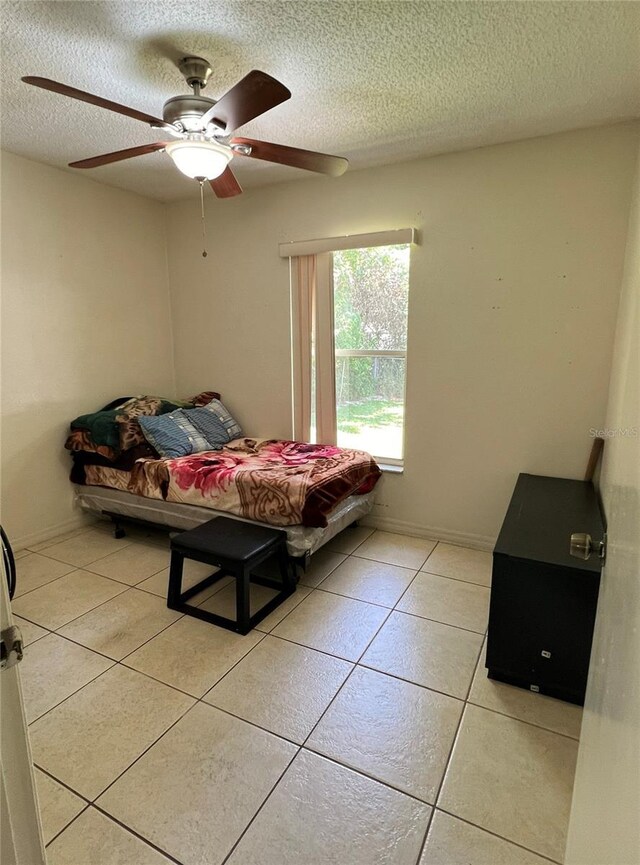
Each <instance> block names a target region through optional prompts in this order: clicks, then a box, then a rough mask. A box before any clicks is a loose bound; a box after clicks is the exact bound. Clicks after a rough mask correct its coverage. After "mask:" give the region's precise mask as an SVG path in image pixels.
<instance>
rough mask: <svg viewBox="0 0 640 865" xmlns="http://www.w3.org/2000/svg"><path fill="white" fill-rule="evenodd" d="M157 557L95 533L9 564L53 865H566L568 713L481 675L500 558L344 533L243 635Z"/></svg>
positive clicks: (222, 606) (226, 596) (138, 534)
mask: <svg viewBox="0 0 640 865" xmlns="http://www.w3.org/2000/svg"><path fill="white" fill-rule="evenodd" d="M167 564H168V549H167V540H166V535H162V534H159V533H154V532H153V531H151V532H146V531H145V532H142V531H135V530H134V531H132V532H131V533H130V534H129V535H128V536H127V537H126V538H125V539H124V540H121V541H116V540H114V539H113V538H111V537H110V535H109V531H108V525H106V524H98V525H96V526H92V527H90V528H87V529H85V530H80V531H76V532H73V533H71V534H70V535H67V536H65V537H63V538H54V539H53V540H51V541H48V542H46V543H44V544H38V545H37V548H34V549H33V550H31V551H27V552H25V553H23V554H21V555H20V556H19V557H18V560H17V568H18V595H17V596H16V598H15V601H14V604H13V606H14V611H15V613H16V614H18V615H19V617H20V618H19V620H18V624H19V625H20V626H21V627H22V628H23V633H24V635H25V638H26V643H27V648H26V651H25V660H24V662H23V664H22V667H21V670H22V679H23V690H24V694H25V701H26V704H27V712H28V717H29V720H30V723H31V728H30V729H31V737H32V747H33V753H34V757H35V762H36V765H37V767H38V769H37V783H38V791H39V797H40V801H41V810H42V818H43V826H44V833H45V841H46V843H47V845H48V846H47V855H48V860H49V863H50V865H88V863H91V865H122V863H127V865H163V863H165V865H166V863H174V865H176V863H178V865H223V863H228V865H333V863H341V865H342V863H344V865H545V863H547V865H548V863H549V862H554V863H561V862H562V857H563V853H564V842H565V834H566V828H567V819H568V810H569V805H570V799H571V788H572V784H573V774H574V769H575V759H576V752H577V738H578V736H579V731H580V721H581V711H580V709H579V708H578V707H576V706H571V705H569V704H567V703H562V702H559V701H557V700H551V699H549V698H547V697H542V696H540V695H535V694H530V693H528V692H526V691H522V690H519V689H516V688H511V687H509V686H508V685H502V684H500V683H497V682H493V681H490V680H488V679H487V678H486V671H485V669H484V650H483V641H484V635H485V633H486V627H487V615H488V598H489V589H488V586H489V584H490V577H491V556H490V554H488V553H485V552H479V551H477V550H469V549H465V548H463V547H458V546H454V545H451V544H445V543H436V542H435V541H429V540H424V539H419V538H408V537H404V536H402V535H396V534H392V533H389V532H379V531H375V532H374V531H373V530H372V529H368V528H364V527H359V528H355V529H346V530H345V531H344V532H342V534H341V535H339V536H338V537H337V538H335V539H334V540H333V541H331V542H330V543H329V544H328V545H327V547H326V548H325V549H323V550H322V551H320V553H319V554H318V555H316V556H315V558H314V559H313V561H312V563H311V567H310V568H309V570H308V571H307V573H306V574H304V575H303V576H302V578H301V581H300V584H299V587H298V591H297V592H296V593H295V595H294V596H293V597H292V598H290V599H288V600H287V602H286V603H285V604H283V605H282V606H281V607H279V608H278V609H277V610H276V611H274V613H272V614H271V616H269V617H268V618H267V619H265V621H264V622H262V623H261V624H260V626H259V629H256V630H254V631H252V632H251V633H250V634H248V635H247V636H246V637H241V636H239V635H237V634H233V633H231V632H229V631H225V630H223V629H220V628H216V627H215V626H213V625H209V624H208V623H206V622H202V621H199V620H196V619H193V618H190V617H184V616H181V615H178V614H175V613H173V612H172V611H169V610H167V608H166V606H165V603H164V600H163V597H162V596H163V595H164V592H165V589H166V583H167V577H168V571H167ZM189 567H190V568H191V570H189V571H188V574H187V577H188V580H189V581H190V582H196V581H197V580H199V579H202V577H203V576H205V574H204V573H203V570H202V566H199V565H194V564H193V563H189ZM269 596H270V593H269V590H264V589H263V588H262V587H256V590H255V591H254V592H253V594H252V601H253V603H254V604H256V605H259V604H260V603H263V602H264V601H265V600H266V599H267V598H268V597H269ZM232 598H233V587H232V586H231V585H230V584H229V581H228V580H221V581H220V582H219V583H216V584H214V585H213V586H211V587H210V588H209V589H207V591H206V592H205V593H203V595H202V597H201V598H199V602H200V603H201V604H202V605H203V606H205V607H206V608H207V609H212V610H216V611H219V612H221V613H222V614H223V615H224V614H228V613H230V612H231V609H232V606H231V601H232Z"/></svg>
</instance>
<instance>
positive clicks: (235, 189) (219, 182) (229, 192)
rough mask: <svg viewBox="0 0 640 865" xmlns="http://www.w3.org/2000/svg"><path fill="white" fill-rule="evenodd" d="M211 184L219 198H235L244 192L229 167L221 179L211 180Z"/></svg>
mask: <svg viewBox="0 0 640 865" xmlns="http://www.w3.org/2000/svg"><path fill="white" fill-rule="evenodd" d="M209 183H210V184H211V188H212V189H213V191H214V192H215V194H216V195H217V196H218V198H233V196H234V195H240V193H241V192H242V187H241V186H240V184H239V183H238V181H237V180H236V176H235V174H234V173H233V171H232V170H231V169H230V168H229V166H227V167H226V168H225V170H224V171H223V172H222V174H221V175H220V177H216V178H214V179H213V180H210V181H209Z"/></svg>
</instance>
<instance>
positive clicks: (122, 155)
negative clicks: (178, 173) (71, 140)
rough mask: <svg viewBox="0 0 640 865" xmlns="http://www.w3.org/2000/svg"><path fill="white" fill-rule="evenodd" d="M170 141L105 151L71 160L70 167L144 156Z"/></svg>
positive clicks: (93, 165)
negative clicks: (111, 151)
mask: <svg viewBox="0 0 640 865" xmlns="http://www.w3.org/2000/svg"><path fill="white" fill-rule="evenodd" d="M168 143H169V142H168V141H154V142H153V144H142V145H140V147H128V148H127V149H126V150H114V151H113V153H103V154H102V155H101V156H92V157H91V158H90V159H80V160H79V161H78V162H70V163H69V168H98V166H100V165H108V164H109V163H110V162H120V161H121V160H122V159H131V158H132V157H133V156H144V155H145V153H154V151H156V150H164V148H165V147H166V146H167V144H168Z"/></svg>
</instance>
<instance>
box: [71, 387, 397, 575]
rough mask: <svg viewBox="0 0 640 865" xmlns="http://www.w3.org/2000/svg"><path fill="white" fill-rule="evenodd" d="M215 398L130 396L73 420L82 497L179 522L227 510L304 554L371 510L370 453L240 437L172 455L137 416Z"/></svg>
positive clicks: (184, 525)
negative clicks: (272, 530)
mask: <svg viewBox="0 0 640 865" xmlns="http://www.w3.org/2000/svg"><path fill="white" fill-rule="evenodd" d="M218 398H219V394H217V393H214V392H212V391H206V392H204V393H203V394H199V395H198V396H197V397H193V398H191V399H190V400H186V401H182V402H178V401H174V400H165V399H163V398H160V397H129V398H122V400H121V401H118V400H116V401H114V402H113V403H110V404H109V406H105V407H104V408H103V409H101V410H99V411H98V412H94V413H92V414H90V415H84V416H82V417H81V418H77V419H76V420H75V421H74V422H73V423H72V428H71V433H70V435H69V437H68V439H67V443H66V447H67V448H68V449H69V450H70V451H71V453H72V456H73V468H72V471H71V480H72V482H73V484H74V490H75V496H76V501H77V503H78V505H79V506H80V507H81V508H82V509H84V510H85V511H88V512H91V513H93V514H97V515H102V516H104V515H107V516H109V517H111V518H112V519H116V518H118V517H120V518H124V519H136V520H142V521H144V522H149V523H155V524H159V525H162V526H165V527H167V528H169V529H178V530H185V529H189V528H193V527H195V526H196V525H199V524H201V523H202V522H205V521H206V520H209V519H211V518H212V517H214V516H217V515H218V516H219V515H222V514H224V515H225V516H229V517H234V518H235V519H240V520H245V521H249V522H254V523H257V524H260V525H268V526H272V527H278V528H281V529H283V530H284V531H285V532H286V534H287V547H288V550H289V554H290V555H291V556H292V557H295V558H298V559H299V558H306V557H308V555H310V554H311V553H313V552H315V551H316V550H317V549H319V548H320V547H321V546H322V545H323V544H325V543H326V542H327V541H328V540H330V539H331V538H332V537H334V535H336V534H337V533H338V532H340V531H341V530H342V529H343V528H345V527H346V526H347V525H350V524H352V523H353V522H354V521H356V520H358V519H360V518H361V517H363V516H365V515H366V514H368V513H369V512H370V511H371V508H372V507H373V497H374V492H373V490H374V487H375V485H376V483H377V481H378V479H379V477H380V474H381V472H380V469H379V467H378V466H377V465H376V463H375V461H374V460H373V458H372V457H371V456H370V455H369V454H368V453H366V452H364V451H359V450H352V449H347V448H338V447H335V446H326V445H318V444H310V443H308V442H296V441H289V440H280V439H264V438H254V437H250V436H246V435H241V436H239V437H237V438H233V439H231V440H229V441H226V442H225V444H224V445H223V446H220V445H218V444H216V449H215V450H205V451H200V452H197V453H190V454H187V455H184V456H177V457H166V456H161V455H160V454H159V453H158V452H157V451H155V450H154V448H153V446H151V445H150V443H149V441H147V440H145V438H144V435H143V434H142V430H141V429H140V418H141V417H142V418H143V420H142V424H143V425H144V424H147V423H150V422H149V421H147V420H145V418H146V417H147V414H151V415H160V414H163V413H166V412H170V411H173V412H175V414H176V415H177V414H179V411H176V410H175V407H176V406H178V407H179V408H180V410H184V409H186V416H189V417H193V416H194V413H193V412H190V409H193V408H194V407H198V406H203V405H204V406H207V407H208V408H210V406H211V405H213V402H208V401H209V400H212V399H213V401H214V402H215V401H216V399H218ZM123 401H124V402H123ZM217 404H219V403H217ZM229 428H230V429H234V430H237V429H239V428H238V427H231V426H230V427H229ZM152 440H153V439H152ZM154 441H155V440H154Z"/></svg>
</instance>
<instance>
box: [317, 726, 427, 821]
mask: <svg viewBox="0 0 640 865" xmlns="http://www.w3.org/2000/svg"><path fill="white" fill-rule="evenodd" d="M300 750H301V751H306V752H307V753H309V754H313V755H314V756H315V757H322V759H323V760H327V761H328V762H329V763H333V765H334V766H338V767H339V768H340V769H346V770H347V771H349V772H354V773H355V774H356V775H360V777H361V778H366V779H367V780H368V781H373V782H374V783H375V784H382V786H383V787H387V788H388V789H389V790H393V792H394V793H400V794H401V795H402V796H406V797H407V798H408V799H413V801H414V802H418V803H419V804H420V805H427V806H428V807H429V808H431V809H434V810H435V807H436V806H435V805H434V804H433V802H429V801H428V800H427V799H421V798H420V797H419V796H416V795H415V793H409V792H408V791H407V790H403V789H402V788H401V787H396V786H394V785H393V784H390V783H389V782H388V781H382V780H381V779H380V778H377V777H376V776H375V775H370V774H369V773H368V772H365V771H364V769H359V768H358V767H357V766H352V765H351V764H349V763H343V762H342V761H341V760H338V759H337V758H336V757H332V756H331V755H330V754H325V753H324V752H323V751H317V750H316V749H315V748H314V747H313V746H312V745H308V744H306V742H305V744H304V745H303V746H302V747H301V748H300Z"/></svg>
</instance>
